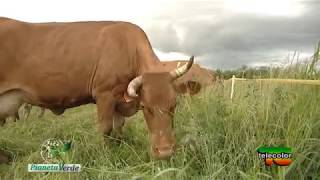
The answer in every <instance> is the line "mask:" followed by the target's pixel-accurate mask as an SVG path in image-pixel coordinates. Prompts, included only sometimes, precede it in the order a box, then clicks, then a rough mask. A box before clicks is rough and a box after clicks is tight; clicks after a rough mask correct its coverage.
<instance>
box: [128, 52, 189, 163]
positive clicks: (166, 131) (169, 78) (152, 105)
mask: <svg viewBox="0 0 320 180" xmlns="http://www.w3.org/2000/svg"><path fill="white" fill-rule="evenodd" d="M193 59H194V57H193V56H192V57H191V58H190V60H189V62H188V63H187V64H185V65H184V66H182V67H179V68H176V69H174V70H172V71H170V72H161V73H145V74H143V75H141V76H139V77H136V78H135V79H133V80H132V81H131V82H130V83H129V86H128V90H127V91H128V95H129V96H131V97H138V96H140V101H141V106H142V107H143V113H144V117H145V119H146V122H147V126H148V129H149V133H150V139H151V152H152V154H153V155H154V156H155V157H156V158H159V159H165V158H168V157H170V156H171V155H172V154H173V153H174V150H175V145H176V142H175V135H174V131H173V115H174V111H175V107H176V96H177V94H176V88H175V85H174V83H173V82H174V80H175V79H177V78H178V77H180V76H182V75H183V74H185V73H186V72H187V71H188V70H189V69H190V68H191V66H192V64H193Z"/></svg>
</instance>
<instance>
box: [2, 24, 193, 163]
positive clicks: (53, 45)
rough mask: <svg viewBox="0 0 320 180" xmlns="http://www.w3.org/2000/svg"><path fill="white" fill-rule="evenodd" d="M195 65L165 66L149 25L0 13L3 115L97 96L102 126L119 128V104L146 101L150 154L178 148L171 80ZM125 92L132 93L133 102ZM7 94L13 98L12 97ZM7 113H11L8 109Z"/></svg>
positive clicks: (63, 105)
mask: <svg viewBox="0 0 320 180" xmlns="http://www.w3.org/2000/svg"><path fill="white" fill-rule="evenodd" d="M192 64H193V57H192V58H190V61H189V62H188V64H186V65H184V66H182V67H180V68H175V69H172V70H170V71H166V72H159V71H158V70H159V69H161V68H163V66H162V64H161V63H160V61H159V59H158V58H157V56H156V55H155V53H154V52H153V50H152V47H151V45H150V42H149V40H148V38H147V36H146V34H145V33H144V31H143V30H142V29H141V28H140V27H138V26H136V25H134V24H131V23H128V22H116V21H103V22H102V21H101V22H73V23H27V22H22V21H17V20H12V19H8V18H0V107H1V109H0V110H1V111H0V117H1V119H5V117H7V116H8V115H10V114H11V112H17V111H18V109H19V107H20V106H21V105H22V104H23V103H29V104H32V105H36V106H40V107H45V108H48V109H51V110H53V111H56V112H63V110H64V109H67V108H72V107H76V106H80V105H83V104H88V103H96V104H97V111H98V124H99V129H100V130H101V132H102V133H103V134H104V135H105V136H109V135H110V133H111V131H112V129H113V128H115V129H116V130H121V128H122V126H123V119H124V118H123V116H126V115H131V113H134V112H126V113H128V114H125V113H122V112H119V111H118V109H121V107H124V106H125V105H127V106H134V105H136V104H141V105H142V106H143V107H144V108H143V113H144V117H145V119H146V123H147V127H148V130H149V133H150V139H151V147H152V148H151V149H152V151H151V152H152V154H153V155H154V156H155V157H156V158H159V159H163V158H168V157H170V156H171V155H172V154H173V153H174V149H175V145H176V143H175V135H174V131H173V113H174V109H175V106H176V91H175V87H174V83H173V82H174V81H175V79H177V78H178V77H180V76H182V75H183V74H185V73H186V72H187V71H188V70H189V69H190V68H191V66H192ZM124 95H126V96H128V97H130V98H131V99H133V101H131V102H129V103H128V104H127V103H126V101H123V99H124V98H123V97H124ZM8 99H9V100H10V102H11V103H10V105H8V103H7V102H8V101H7V100H8ZM8 112H10V113H8Z"/></svg>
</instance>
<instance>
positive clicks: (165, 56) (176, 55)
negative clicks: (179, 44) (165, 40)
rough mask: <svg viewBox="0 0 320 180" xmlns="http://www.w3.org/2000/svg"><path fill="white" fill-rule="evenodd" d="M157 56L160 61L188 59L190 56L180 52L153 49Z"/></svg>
mask: <svg viewBox="0 0 320 180" xmlns="http://www.w3.org/2000/svg"><path fill="white" fill-rule="evenodd" d="M153 51H154V52H155V53H156V55H157V56H158V58H159V59H160V60H161V61H172V60H188V59H189V58H190V56H189V55H187V54H184V53H181V52H168V53H166V52H162V51H160V50H158V49H155V48H154V49H153Z"/></svg>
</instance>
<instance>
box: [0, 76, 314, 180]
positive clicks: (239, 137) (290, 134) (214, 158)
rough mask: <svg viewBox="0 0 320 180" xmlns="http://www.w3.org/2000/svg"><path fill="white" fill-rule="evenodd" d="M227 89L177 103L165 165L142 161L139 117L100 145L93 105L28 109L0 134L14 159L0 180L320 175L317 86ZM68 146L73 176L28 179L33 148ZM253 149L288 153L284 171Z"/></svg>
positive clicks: (145, 143) (144, 139) (0, 168)
mask: <svg viewBox="0 0 320 180" xmlns="http://www.w3.org/2000/svg"><path fill="white" fill-rule="evenodd" d="M229 86H230V84H228V83H226V84H225V86H224V87H223V86H222V85H216V86H215V87H212V88H208V89H207V90H206V91H204V92H202V93H201V94H199V95H198V96H193V97H179V105H178V107H177V109H176V114H175V130H176V134H177V141H178V143H179V147H178V150H177V153H176V154H175V156H174V157H173V158H172V159H171V160H169V161H156V160H153V159H152V158H150V156H149V154H148V152H149V139H148V133H147V130H146V127H145V122H144V119H143V116H142V114H141V113H139V114H137V115H136V116H134V117H132V118H131V119H130V120H128V121H127V122H126V125H125V128H124V136H125V137H124V140H123V142H122V143H121V144H119V145H116V144H114V145H112V146H106V145H104V143H103V138H102V137H101V136H100V134H99V133H98V131H97V128H96V118H97V117H96V108H95V106H93V105H88V106H82V107H79V108H74V109H70V110H67V111H66V113H65V114H64V115H63V116H55V115H53V114H52V113H51V112H46V114H45V116H44V117H43V118H40V119H39V118H37V111H36V110H34V111H33V112H32V114H31V116H30V117H29V119H28V120H26V121H23V120H21V121H19V122H16V123H14V122H9V123H7V124H6V125H5V126H4V127H2V128H0V148H1V149H3V150H6V151H8V152H10V153H11V154H12V155H14V162H13V163H12V164H11V165H0V179H8V180H12V179H77V180H78V179H302V178H303V177H304V178H306V177H309V178H310V179H317V178H319V177H320V86H315V85H294V84H275V83H260V82H255V81H245V82H244V81H241V82H237V83H236V85H235V95H234V99H233V100H232V101H231V100H230V99H229V92H230V87H229ZM53 137H56V138H60V139H65V140H72V141H73V146H72V149H71V151H70V152H69V153H67V154H66V157H65V158H66V160H67V162H69V163H79V164H81V165H82V172H81V173H63V174H62V173H51V174H42V173H28V172H27V164H28V163H41V162H42V159H41V157H40V155H39V147H40V145H41V143H42V142H43V141H44V140H46V139H49V138H53ZM261 145H268V146H271V145H275V146H277V145H285V146H289V147H292V148H293V163H292V164H291V165H290V166H289V167H281V166H272V167H266V166H265V165H264V162H263V161H262V160H261V159H259V158H258V156H257V153H256V149H257V148H258V147H259V146H261Z"/></svg>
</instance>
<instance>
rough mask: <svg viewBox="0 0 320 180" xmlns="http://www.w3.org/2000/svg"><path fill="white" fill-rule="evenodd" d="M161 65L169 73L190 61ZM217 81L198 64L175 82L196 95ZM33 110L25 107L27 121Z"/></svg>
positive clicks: (126, 106)
mask: <svg viewBox="0 0 320 180" xmlns="http://www.w3.org/2000/svg"><path fill="white" fill-rule="evenodd" d="M161 63H162V64H163V71H165V70H167V71H169V70H171V69H174V68H177V67H180V66H182V65H184V64H186V63H188V61H184V60H176V61H162V62H161ZM215 81H216V78H215V76H214V72H213V71H212V70H209V69H205V68H202V67H200V66H199V65H198V64H193V65H192V67H191V68H190V70H189V71H188V72H187V73H186V74H185V75H183V76H182V77H181V78H179V79H177V80H176V81H175V86H176V87H177V92H178V93H189V94H190V95H194V94H197V93H198V92H199V91H200V90H201V89H202V88H204V87H206V86H209V85H212V84H213V83H214V82H215ZM131 106H132V105H131V104H130V103H129V104H124V105H123V107H119V111H120V112H121V111H123V113H124V114H132V113H133V112H136V111H137V107H135V106H134V109H129V108H128V107H131ZM31 109H32V107H31V105H25V106H24V112H25V113H24V114H25V115H24V117H25V118H24V119H27V117H28V116H29V114H30V111H31ZM44 112H45V108H41V110H40V113H39V114H38V118H41V117H43V115H44ZM129 112H130V113H129ZM53 113H54V114H56V115H60V114H62V113H63V112H61V113H56V112H53Z"/></svg>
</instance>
